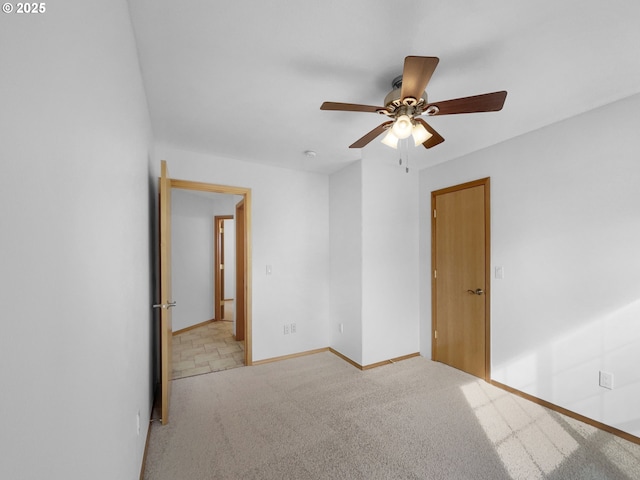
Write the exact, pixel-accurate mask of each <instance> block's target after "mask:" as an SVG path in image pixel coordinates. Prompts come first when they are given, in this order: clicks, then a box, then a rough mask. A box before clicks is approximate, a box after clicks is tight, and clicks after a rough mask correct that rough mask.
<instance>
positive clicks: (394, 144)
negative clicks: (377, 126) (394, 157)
mask: <svg viewBox="0 0 640 480" xmlns="http://www.w3.org/2000/svg"><path fill="white" fill-rule="evenodd" d="M381 141H382V143H384V144H385V145H386V146H387V147H391V148H398V137H396V136H395V135H394V134H393V132H392V131H391V129H389V130H388V131H387V134H386V135H385V136H384V138H383V139H382V140H381Z"/></svg>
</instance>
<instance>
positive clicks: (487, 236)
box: [430, 177, 491, 382]
mask: <svg viewBox="0 0 640 480" xmlns="http://www.w3.org/2000/svg"><path fill="white" fill-rule="evenodd" d="M490 180H491V179H490V177H486V178H481V179H478V180H473V181H471V182H466V183H461V184H459V185H453V186H451V187H447V188H442V189H440V190H434V191H433V192H431V273H430V276H431V358H432V359H434V360H435V359H436V342H435V341H434V337H435V332H436V307H437V305H436V298H437V296H436V294H437V282H434V281H433V277H434V271H435V267H434V266H435V263H436V248H437V245H436V228H435V227H436V219H435V216H434V214H433V212H434V210H435V207H436V197H437V196H438V195H443V194H446V193H451V192H456V191H460V190H465V189H467V188H473V187H478V186H484V250H485V252H484V255H485V256H484V259H485V260H484V262H485V265H484V276H485V298H486V300H485V306H484V318H485V332H484V335H485V337H484V342H485V359H484V361H485V375H484V380H486V381H487V382H489V381H490V380H491V192H490V186H491V181H490Z"/></svg>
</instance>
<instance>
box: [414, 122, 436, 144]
mask: <svg viewBox="0 0 640 480" xmlns="http://www.w3.org/2000/svg"><path fill="white" fill-rule="evenodd" d="M411 134H412V135H413V141H414V142H415V145H416V147H417V146H418V145H421V144H423V143H424V142H426V141H427V140H429V139H430V138H431V137H433V134H432V133H431V132H429V131H428V130H427V129H426V128H424V125H422V123H420V122H416V124H415V125H414V126H413V130H412V132H411Z"/></svg>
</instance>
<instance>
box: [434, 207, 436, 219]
mask: <svg viewBox="0 0 640 480" xmlns="http://www.w3.org/2000/svg"><path fill="white" fill-rule="evenodd" d="M433 218H436V209H435V208H434V209H433Z"/></svg>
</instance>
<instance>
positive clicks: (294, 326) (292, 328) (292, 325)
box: [291, 323, 296, 333]
mask: <svg viewBox="0 0 640 480" xmlns="http://www.w3.org/2000/svg"><path fill="white" fill-rule="evenodd" d="M291 333H296V324H295V323H292V324H291Z"/></svg>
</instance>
